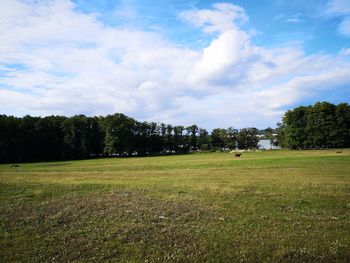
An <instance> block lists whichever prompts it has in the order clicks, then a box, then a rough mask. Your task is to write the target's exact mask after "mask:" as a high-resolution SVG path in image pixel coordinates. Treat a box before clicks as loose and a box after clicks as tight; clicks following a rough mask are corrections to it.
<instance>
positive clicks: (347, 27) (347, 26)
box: [338, 17, 350, 37]
mask: <svg viewBox="0 0 350 263" xmlns="http://www.w3.org/2000/svg"><path fill="white" fill-rule="evenodd" d="M338 32H339V33H340V34H341V35H343V36H346V37H350V17H347V18H345V19H344V20H343V21H342V22H341V23H340V24H339V28H338Z"/></svg>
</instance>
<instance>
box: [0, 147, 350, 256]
mask: <svg viewBox="0 0 350 263" xmlns="http://www.w3.org/2000/svg"><path fill="white" fill-rule="evenodd" d="M0 235H1V237H0V261H1V262H10V261H22V262H23V261H26V262H45V261H57V262H67V261H99V262H103V261H121V262H349V261H350V150H343V151H336V150H323V151H285V150H276V151H265V152H250V153H243V155H242V156H241V158H234V156H233V155H232V154H229V153H202V154H188V155H180V156H162V157H145V158H109V159H96V160H84V161H67V162H51V163H32V164H20V165H19V166H18V167H11V166H10V165H9V164H6V165H0Z"/></svg>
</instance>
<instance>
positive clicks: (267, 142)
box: [258, 140, 281, 150]
mask: <svg viewBox="0 0 350 263" xmlns="http://www.w3.org/2000/svg"><path fill="white" fill-rule="evenodd" d="M258 145H259V149H264V150H270V149H272V150H275V149H281V147H279V146H275V145H272V144H271V143H270V140H259V143H258Z"/></svg>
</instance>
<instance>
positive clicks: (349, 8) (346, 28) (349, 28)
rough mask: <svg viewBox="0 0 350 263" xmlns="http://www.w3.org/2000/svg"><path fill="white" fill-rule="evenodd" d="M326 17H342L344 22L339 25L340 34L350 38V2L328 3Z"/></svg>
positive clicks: (343, 0)
mask: <svg viewBox="0 0 350 263" xmlns="http://www.w3.org/2000/svg"><path fill="white" fill-rule="evenodd" d="M325 14H326V16H331V17H334V16H335V17H340V18H341V19H342V21H341V22H340V23H339V25H338V33H339V34H340V35H343V36H345V37H350V1H349V0H330V1H329V2H328V5H327V8H326V11H325Z"/></svg>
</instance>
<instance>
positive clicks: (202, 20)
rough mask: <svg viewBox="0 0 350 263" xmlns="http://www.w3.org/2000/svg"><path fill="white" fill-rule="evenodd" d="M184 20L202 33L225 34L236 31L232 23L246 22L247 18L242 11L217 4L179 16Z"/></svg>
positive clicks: (234, 7)
mask: <svg viewBox="0 0 350 263" xmlns="http://www.w3.org/2000/svg"><path fill="white" fill-rule="evenodd" d="M180 17H181V18H182V19H184V20H187V21H189V22H191V23H192V24H193V25H195V26H197V27H201V28H202V29H203V31H204V32H208V33H210V32H221V33H222V32H225V31H227V30H233V29H237V26H236V23H234V22H246V21H247V20H248V17H247V15H246V13H245V11H244V9H243V8H242V7H240V6H236V5H233V4H229V3H218V4H214V5H213V9H202V10H197V9H194V10H188V11H184V12H182V13H181V14H180Z"/></svg>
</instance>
